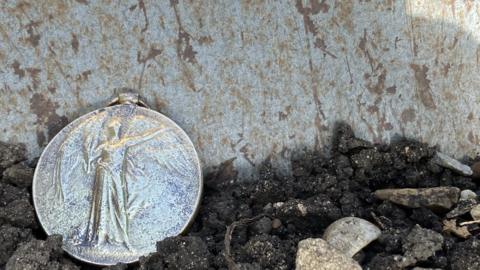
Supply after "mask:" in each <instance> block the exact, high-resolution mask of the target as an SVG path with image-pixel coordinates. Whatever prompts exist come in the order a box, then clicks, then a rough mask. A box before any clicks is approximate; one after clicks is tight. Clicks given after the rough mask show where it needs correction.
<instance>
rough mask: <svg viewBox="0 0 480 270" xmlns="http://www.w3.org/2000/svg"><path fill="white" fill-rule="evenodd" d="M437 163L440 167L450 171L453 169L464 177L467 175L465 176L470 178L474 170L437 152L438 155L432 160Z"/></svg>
mask: <svg viewBox="0 0 480 270" xmlns="http://www.w3.org/2000/svg"><path fill="white" fill-rule="evenodd" d="M432 160H433V161H434V162H435V163H437V164H438V165H440V166H442V167H445V168H448V169H451V170H453V171H455V172H457V173H460V174H462V175H465V176H470V175H472V174H473V171H472V169H471V168H470V167H469V166H467V165H465V164H463V163H461V162H459V161H458V160H456V159H453V158H451V157H449V156H447V155H445V154H443V153H440V152H437V153H436V155H435V156H434V157H433V159H432Z"/></svg>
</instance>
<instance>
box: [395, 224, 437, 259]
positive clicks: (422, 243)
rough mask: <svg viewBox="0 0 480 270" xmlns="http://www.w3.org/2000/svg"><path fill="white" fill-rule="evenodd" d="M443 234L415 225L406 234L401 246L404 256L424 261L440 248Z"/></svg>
mask: <svg viewBox="0 0 480 270" xmlns="http://www.w3.org/2000/svg"><path fill="white" fill-rule="evenodd" d="M442 245H443V236H442V235H441V234H440V233H437V232H435V231H432V230H428V229H424V228H422V227H420V226H419V225H415V227H413V229H412V230H411V231H410V233H409V234H408V235H407V238H406V239H405V241H404V243H403V245H402V248H403V251H404V257H406V258H407V260H408V259H411V260H412V261H415V262H421V261H425V260H427V259H428V258H430V257H431V256H433V255H435V252H436V251H438V250H441V249H442Z"/></svg>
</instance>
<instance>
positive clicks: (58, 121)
mask: <svg viewBox="0 0 480 270" xmlns="http://www.w3.org/2000/svg"><path fill="white" fill-rule="evenodd" d="M57 107H58V104H57V103H55V102H52V101H51V100H50V99H48V98H47V97H45V96H44V95H42V94H39V93H35V94H33V96H32V97H31V99H30V109H31V110H32V112H33V113H35V115H36V116H37V125H38V126H37V139H38V141H39V142H40V143H42V144H44V143H45V142H46V140H50V139H51V138H53V136H55V135H56V134H57V133H58V131H60V130H61V129H62V128H63V127H65V126H66V125H67V124H68V118H67V117H65V116H59V115H58V114H57V113H56V109H55V108H57ZM42 126H45V128H46V131H47V135H48V137H46V136H45V134H44V133H43V132H42V129H43V127H42Z"/></svg>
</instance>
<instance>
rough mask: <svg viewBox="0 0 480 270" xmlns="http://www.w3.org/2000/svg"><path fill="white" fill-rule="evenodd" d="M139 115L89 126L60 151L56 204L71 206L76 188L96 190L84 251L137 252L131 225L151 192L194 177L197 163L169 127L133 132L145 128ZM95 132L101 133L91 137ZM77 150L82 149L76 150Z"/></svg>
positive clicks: (110, 117)
mask: <svg viewBox="0 0 480 270" xmlns="http://www.w3.org/2000/svg"><path fill="white" fill-rule="evenodd" d="M134 110H135V106H132V111H131V112H130V114H129V115H121V116H118V115H108V114H106V115H104V116H103V118H104V119H103V121H86V122H85V123H84V124H82V125H79V126H78V127H76V130H73V131H77V130H78V131H79V132H73V131H72V132H71V134H72V136H67V137H66V138H65V140H64V141H63V143H62V144H61V146H60V148H59V154H58V156H57V159H56V162H55V170H54V177H53V179H54V183H53V185H52V188H53V190H54V194H55V200H56V203H58V205H62V204H63V205H65V204H68V203H69V200H71V199H69V196H68V194H69V191H68V190H66V189H65V187H66V186H69V187H70V188H75V183H79V182H83V183H85V182H86V183H88V185H90V186H91V188H90V190H89V191H88V192H89V193H90V194H89V196H88V198H89V201H90V209H89V213H88V220H86V221H85V224H83V227H84V228H82V229H81V230H82V232H83V233H82V236H81V238H82V241H81V244H82V245H90V246H102V245H113V246H123V247H126V248H127V249H131V248H132V247H131V244H130V239H129V223H130V221H131V220H132V219H133V218H134V217H135V215H136V214H138V213H139V212H141V211H142V210H144V209H147V208H148V206H149V200H148V198H149V196H148V192H149V190H151V187H152V186H153V185H155V184H156V182H158V181H171V180H172V179H179V178H182V177H184V176H188V175H191V174H192V173H194V172H192V170H193V169H192V168H194V166H191V164H192V162H193V161H192V160H190V159H189V158H188V156H187V154H186V153H185V152H183V151H179V150H178V145H179V144H181V143H182V142H181V141H180V139H179V137H178V136H177V134H176V133H175V132H174V131H172V130H170V129H169V128H168V127H164V126H158V127H148V128H147V127H144V128H138V126H140V127H142V125H137V127H136V128H132V126H133V123H135V121H137V123H140V122H141V119H136V118H135V117H132V115H134ZM92 119H93V118H92ZM94 125H97V126H94ZM138 129H141V131H136V130H138ZM91 130H98V133H97V134H91ZM74 134H78V135H74ZM72 145H82V147H79V148H81V149H76V150H72ZM136 153H141V155H138V154H136ZM86 178H87V179H88V180H87V181H86V180H85V179H86ZM66 183H69V184H68V185H67V184H66Z"/></svg>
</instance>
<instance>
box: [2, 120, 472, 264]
mask: <svg viewBox="0 0 480 270" xmlns="http://www.w3.org/2000/svg"><path fill="white" fill-rule="evenodd" d="M334 138H335V139H334V141H333V145H332V146H331V147H330V148H331V149H332V150H331V153H330V155H329V156H324V155H322V154H320V153H318V152H308V151H307V152H306V151H304V149H301V150H302V151H299V152H298V154H297V155H295V157H294V159H293V160H292V172H293V173H292V175H291V176H284V175H281V174H279V173H278V171H277V170H276V168H273V167H272V166H271V165H270V163H269V161H268V160H266V161H265V162H264V163H263V164H262V166H261V168H259V170H260V173H259V177H258V178H256V179H251V181H247V182H240V181H237V175H238V172H236V171H235V170H234V169H233V168H232V166H231V164H232V163H231V161H226V162H224V163H222V164H220V165H218V166H217V167H216V168H214V169H212V171H213V173H211V174H209V175H206V176H205V194H204V198H203V201H202V205H201V208H200V212H199V214H198V216H197V218H196V220H195V222H194V223H193V225H192V227H191V229H190V231H189V232H188V233H187V234H186V235H184V236H177V237H171V238H167V239H165V240H163V241H160V242H158V243H157V252H155V253H152V254H151V255H149V256H146V257H143V258H141V259H140V261H139V262H138V263H136V264H132V265H128V266H127V265H116V266H112V267H109V269H245V270H246V269H249V270H255V269H272V270H273V269H294V268H295V258H296V254H297V247H298V243H299V242H300V241H301V240H304V239H307V238H321V237H322V235H323V233H324V231H325V229H326V228H327V227H328V226H329V225H330V224H331V223H332V222H334V221H336V220H338V219H340V218H342V217H350V216H355V217H359V218H362V219H365V220H367V221H369V222H371V223H373V224H375V225H376V226H378V227H379V228H380V229H381V235H380V237H379V238H378V239H377V240H375V241H373V242H371V243H370V244H369V245H368V246H366V247H365V248H363V249H362V250H361V251H359V252H358V253H356V254H355V255H354V256H353V259H354V260H355V261H357V262H358V264H360V265H361V266H362V268H363V269H371V270H380V269H382V270H383V269H412V268H414V267H418V268H417V269H422V268H434V269H435V268H438V269H450V270H460V269H462V270H463V269H469V270H473V269H480V236H479V232H480V227H479V226H478V224H470V225H467V228H468V231H469V232H470V234H471V235H470V236H468V237H467V238H462V237H458V236H457V235H455V234H453V233H450V232H447V231H444V230H443V225H442V222H443V220H444V219H446V215H447V213H448V212H449V210H446V209H442V208H433V209H430V208H427V207H425V206H424V205H422V204H414V205H416V206H418V207H415V208H411V207H407V206H404V205H399V204H395V203H393V202H390V201H388V200H381V199H378V198H376V197H375V196H374V192H375V191H376V190H379V189H392V188H430V187H439V186H450V187H456V188H458V189H459V190H466V189H469V190H471V191H473V192H475V193H477V194H478V193H479V191H480V190H479V189H480V186H479V184H478V183H477V182H476V181H475V180H473V179H472V178H471V177H469V176H463V175H460V174H458V173H457V172H454V171H452V170H450V169H446V168H443V167H441V166H439V165H438V164H436V163H435V162H433V161H432V158H433V157H434V155H435V153H436V148H435V147H431V146H428V145H426V144H423V143H420V142H417V141H412V140H407V139H398V140H397V141H394V142H392V143H391V144H390V145H379V144H372V143H370V142H367V141H364V140H361V139H359V138H356V137H355V136H354V133H353V131H352V130H351V128H350V127H349V126H347V125H343V124H338V126H337V128H336V130H335V134H334ZM406 149H408V151H407V150H406ZM0 153H1V156H0V170H1V171H0V173H1V175H2V178H1V181H0V243H1V245H0V269H6V270H17V269H32V270H33V269H97V268H96V267H94V266H91V265H87V264H83V263H81V262H79V261H77V260H75V259H73V258H71V257H69V256H68V255H67V254H66V253H65V252H63V251H62V249H61V248H60V246H61V241H60V239H59V237H58V236H50V237H47V236H46V235H45V234H44V232H43V231H42V229H41V228H40V227H39V225H38V222H37V220H36V217H35V212H34V209H33V206H32V199H31V193H30V192H31V187H30V184H31V181H30V180H29V179H31V178H32V175H31V173H32V171H33V168H34V167H35V164H34V163H35V162H33V163H28V162H26V161H25V149H24V148H23V147H21V146H13V145H9V144H6V143H1V144H0ZM477 159H478V158H477ZM476 161H477V160H475V159H466V160H462V162H463V163H464V164H467V165H471V164H473V163H474V162H476ZM469 215H470V214H469V213H468V212H466V213H464V214H459V216H457V217H455V218H456V220H457V223H461V222H464V221H468V220H471V218H470V216H469ZM352 229H354V228H352ZM420 240H421V241H420ZM406 265H408V266H406Z"/></svg>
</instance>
